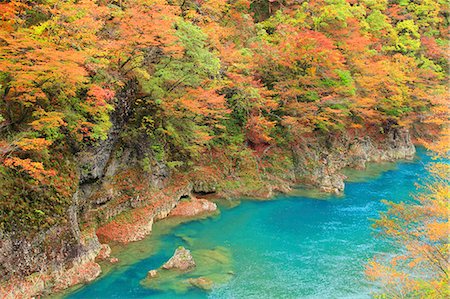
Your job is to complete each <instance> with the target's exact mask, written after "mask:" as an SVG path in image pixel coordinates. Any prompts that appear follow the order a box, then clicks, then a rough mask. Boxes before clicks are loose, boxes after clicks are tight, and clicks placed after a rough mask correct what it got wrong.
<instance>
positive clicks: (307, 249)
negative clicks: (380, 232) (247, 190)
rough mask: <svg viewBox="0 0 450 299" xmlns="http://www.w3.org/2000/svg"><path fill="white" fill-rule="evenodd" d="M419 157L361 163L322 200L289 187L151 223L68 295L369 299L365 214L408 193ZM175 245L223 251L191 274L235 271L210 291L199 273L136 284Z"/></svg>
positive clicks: (375, 246)
mask: <svg viewBox="0 0 450 299" xmlns="http://www.w3.org/2000/svg"><path fill="white" fill-rule="evenodd" d="M419 153H420V155H421V157H423V156H422V155H423V152H419ZM426 163H427V160H422V161H419V160H416V161H412V162H402V161H401V162H399V163H397V164H384V165H379V164H374V165H369V170H370V172H369V174H370V175H371V176H369V177H368V176H366V177H365V178H363V176H364V175H367V173H365V172H364V171H355V172H356V173H354V174H352V176H351V179H352V181H353V180H357V181H358V182H353V183H351V182H350V183H348V188H347V189H346V192H345V193H344V195H342V196H334V195H331V194H328V196H327V197H326V198H325V199H326V200H317V199H315V198H314V199H313V198H309V197H305V196H299V195H296V190H294V193H292V194H290V195H287V196H285V195H279V196H277V197H276V198H275V200H271V201H263V202H261V201H247V200H243V201H241V203H240V204H239V205H233V204H232V205H228V204H227V202H226V201H225V202H223V203H222V202H218V205H219V208H220V210H221V213H220V214H218V215H216V216H214V217H209V218H203V219H201V220H199V221H191V222H184V223H180V224H178V225H173V226H172V224H174V221H175V219H174V218H166V219H164V220H162V221H158V222H157V223H155V226H154V231H153V233H152V235H150V236H149V237H147V238H145V239H144V240H142V241H139V242H134V243H130V244H128V245H126V246H125V247H120V248H116V249H113V251H114V250H117V252H122V253H120V255H121V256H124V257H125V256H128V260H127V261H124V263H123V264H119V265H117V266H114V267H115V268H114V271H110V272H108V274H106V275H102V276H101V277H100V278H99V279H98V280H96V281H95V282H94V283H93V284H89V285H88V286H86V287H83V288H80V289H78V290H74V291H73V292H72V293H71V294H69V295H68V296H67V298H70V299H76V298H91V297H95V298H107V297H111V296H124V297H127V298H143V297H151V298H158V299H160V298H174V297H175V296H180V295H183V298H206V297H209V298H224V297H236V298H244V297H245V298H247V297H252V296H254V297H256V296H264V295H265V296H267V297H270V298H279V297H283V296H284V297H286V296H287V297H292V296H293V297H302V298H312V297H314V296H321V297H324V298H328V297H334V296H339V297H345V296H347V297H348V296H357V297H358V298H369V296H370V292H371V291H372V290H373V287H374V286H373V285H371V284H370V283H368V282H366V281H365V277H364V274H363V271H364V265H365V262H366V261H367V259H368V258H369V257H371V256H372V254H373V253H374V252H380V251H383V250H387V249H388V244H385V243H383V242H382V241H381V240H377V239H375V238H374V237H373V235H371V230H370V223H371V222H370V220H369V219H368V218H376V217H377V215H378V211H379V210H380V209H383V204H382V203H381V202H380V200H381V199H383V198H384V199H388V200H394V201H402V200H408V199H409V198H410V193H411V192H414V191H415V186H414V184H415V182H416V181H417V180H418V179H424V176H423V175H424V174H425V170H424V167H425V166H424V164H426ZM232 203H233V202H232ZM178 246H184V247H186V248H188V249H190V250H191V252H193V254H195V253H197V254H198V256H201V254H202V253H204V252H208V251H209V250H213V249H214V248H217V247H222V248H224V249H223V250H225V251H228V252H230V254H231V256H230V261H229V263H227V265H228V266H227V267H226V269H225V268H220V267H216V266H215V264H214V263H212V266H211V267H210V268H209V267H207V268H200V269H199V270H198V271H199V272H198V273H200V274H202V275H203V274H204V273H210V271H212V270H214V269H213V268H215V270H217V271H219V272H218V273H219V274H223V273H222V272H220V271H225V270H226V271H228V270H229V269H231V270H232V271H233V273H234V275H233V278H232V279H231V280H230V281H228V282H225V283H223V284H216V285H215V287H214V288H213V290H212V291H210V292H203V291H200V290H198V289H196V288H191V287H189V286H187V285H185V284H184V281H185V280H186V279H189V277H191V276H194V277H195V276H196V275H197V274H196V273H192V272H191V274H186V275H185V276H181V277H178V278H174V279H169V280H168V281H166V282H165V283H164V284H163V286H162V287H163V290H161V289H158V288H155V287H154V286H152V285H147V284H142V281H143V280H144V279H145V277H146V276H147V272H148V271H149V270H151V269H155V268H158V267H159V266H161V265H162V264H163V263H164V262H165V261H167V260H168V259H169V258H170V256H171V255H172V254H173V251H174V250H175V249H176V248H177V247H178ZM149 248H151V250H149ZM134 257H136V258H134ZM194 258H195V255H194ZM224 269H225V270H224ZM336 273H341V275H335V274H336ZM275 282H276V283H275ZM180 292H181V293H180Z"/></svg>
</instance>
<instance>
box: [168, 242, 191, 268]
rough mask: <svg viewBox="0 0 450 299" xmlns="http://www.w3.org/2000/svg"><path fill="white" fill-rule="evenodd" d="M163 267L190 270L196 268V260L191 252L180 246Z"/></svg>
mask: <svg viewBox="0 0 450 299" xmlns="http://www.w3.org/2000/svg"><path fill="white" fill-rule="evenodd" d="M162 268H163V269H166V270H170V269H177V270H181V271H188V270H192V269H193V268H195V261H194V258H193V257H192V255H191V252H190V251H189V250H188V249H186V248H184V247H183V246H180V247H178V248H177V250H175V253H174V255H173V256H172V257H171V258H170V259H169V260H168V261H167V262H166V263H165V264H164V265H163V266H162Z"/></svg>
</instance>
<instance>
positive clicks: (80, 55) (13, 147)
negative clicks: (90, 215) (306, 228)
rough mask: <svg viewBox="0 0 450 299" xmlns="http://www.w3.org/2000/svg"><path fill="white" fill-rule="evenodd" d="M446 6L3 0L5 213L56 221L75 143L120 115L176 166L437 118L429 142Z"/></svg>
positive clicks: (127, 130) (440, 114)
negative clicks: (212, 157) (125, 95)
mask: <svg viewBox="0 0 450 299" xmlns="http://www.w3.org/2000/svg"><path fill="white" fill-rule="evenodd" d="M447 10H448V7H447V5H446V4H445V2H442V1H431V0H430V1H428V0H427V1H419V2H417V1H414V2H411V1H369V0H361V1H356V0H355V1H353V0H352V1H345V0H335V1H328V0H314V1H256V0H255V1H248V0H229V1H226V0H203V1H191V0H187V1H178V0H175V1H166V0H123V1H115V0H105V1H90V0H82V1H51V0H40V1H18V0H14V1H3V2H2V3H0V12H1V20H0V98H1V100H0V165H1V166H0V173H1V174H2V176H1V178H0V190H1V192H0V195H1V199H0V205H1V209H0V211H1V212H0V216H1V218H2V223H4V224H5V223H14V222H15V221H17V223H19V222H20V223H21V224H20V225H24V226H33V227H34V228H38V227H41V226H45V225H52V224H54V223H55V222H57V221H59V220H58V219H59V217H60V216H61V215H63V214H64V211H65V209H66V208H67V205H68V203H69V202H70V200H71V198H70V196H71V194H72V193H73V191H74V190H75V188H76V185H77V182H76V179H75V178H76V177H77V176H78V175H79V173H78V172H79V171H80V170H79V169H77V165H76V155H77V153H79V152H80V151H83V150H85V149H86V148H89V147H93V146H95V145H97V144H98V143H100V142H102V141H104V140H106V139H107V138H108V133H109V132H110V130H111V128H112V123H111V120H110V115H112V114H114V113H115V114H116V116H117V114H120V113H122V114H123V115H119V117H120V118H121V119H123V120H125V121H126V125H123V128H121V130H122V132H121V138H123V142H136V140H148V141H149V142H148V144H151V152H152V154H153V156H154V158H155V159H156V160H157V161H158V162H165V163H167V165H169V166H170V167H171V169H174V170H176V169H189V168H190V167H192V166H194V165H195V164H196V163H198V162H199V161H202V160H203V158H202V157H204V155H205V154H206V153H209V154H211V156H214V155H215V156H223V155H229V156H230V157H229V160H230V161H236V164H238V163H239V159H242V161H246V160H249V159H250V158H249V157H252V155H255V156H258V155H259V154H261V153H263V152H265V150H266V149H268V148H272V149H273V148H275V147H278V148H281V149H283V148H286V149H287V148H289V147H290V146H292V145H295V144H296V143H298V142H299V140H302V138H303V137H304V136H308V137H309V138H310V137H314V136H316V137H317V136H327V135H333V134H340V133H342V132H345V131H347V130H354V131H358V130H359V131H360V132H364V130H365V129H367V128H370V129H371V130H372V131H374V130H376V131H379V132H381V133H383V130H384V128H386V124H389V126H396V127H409V128H412V129H414V130H415V129H416V128H417V127H418V126H422V125H424V124H426V128H427V129H426V130H422V131H420V132H421V133H423V134H422V135H423V136H418V137H420V138H422V139H427V137H429V136H430V134H429V133H430V132H431V133H432V134H431V136H432V135H433V134H435V133H437V132H440V131H441V129H442V126H443V119H444V118H445V117H446V115H447V114H446V113H447V108H448V107H447V105H446V87H445V83H446V80H447V73H446V70H447V68H448V61H447V58H448V57H447V52H446V49H445V47H446V38H447V34H448V32H447V31H448V23H447V17H446V15H447ZM130 86H134V87H133V88H130ZM127 92H128V93H127ZM124 93H127V94H128V96H127V97H126V98H123V97H121V96H120V95H121V94H124ZM245 155H247V156H248V157H247V158H248V159H247V158H246V157H244V156H245ZM255 171H256V170H255ZM16 190H21V191H20V192H17V191H16ZM36 199H38V200H36ZM54 203H56V204H54ZM17 219H25V220H23V221H22V220H21V221H18V220H17ZM27 223H28V224H27ZM30 223H31V224H30ZM8 225H9V224H8ZM11 225H13V224H11Z"/></svg>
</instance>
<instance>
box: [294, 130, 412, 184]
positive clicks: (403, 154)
mask: <svg viewBox="0 0 450 299" xmlns="http://www.w3.org/2000/svg"><path fill="white" fill-rule="evenodd" d="M293 152H294V161H295V169H294V172H295V175H296V176H297V180H298V181H299V182H301V183H304V184H307V185H311V186H314V187H317V188H319V189H321V190H322V191H324V192H330V193H340V192H342V191H343V190H344V187H345V183H344V180H345V176H344V175H343V174H342V173H341V170H342V169H343V168H345V167H351V168H357V169H364V168H365V167H366V163H367V162H381V161H395V160H399V159H412V158H413V157H414V154H415V147H414V145H413V143H412V142H411V137H410V135H409V132H408V131H407V130H404V129H398V128H390V129H388V130H387V132H386V133H384V134H382V135H380V134H378V135H376V134H372V135H366V136H363V137H358V136H357V137H351V136H348V135H342V136H339V137H335V138H326V139H323V140H314V141H311V142H307V141H305V143H304V144H298V145H297V147H296V148H294V150H293Z"/></svg>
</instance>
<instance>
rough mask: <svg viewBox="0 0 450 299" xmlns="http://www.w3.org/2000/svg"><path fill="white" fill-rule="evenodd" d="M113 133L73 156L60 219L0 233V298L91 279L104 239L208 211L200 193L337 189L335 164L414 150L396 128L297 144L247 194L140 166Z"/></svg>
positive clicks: (265, 194)
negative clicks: (75, 168)
mask: <svg viewBox="0 0 450 299" xmlns="http://www.w3.org/2000/svg"><path fill="white" fill-rule="evenodd" d="M116 135H117V134H116V133H114V128H113V130H112V133H111V134H110V137H109V139H108V140H106V141H105V142H104V143H103V144H101V145H99V146H98V147H95V148H92V149H91V151H90V152H84V153H82V154H80V184H79V189H78V191H77V192H76V193H75V194H74V196H73V204H72V206H71V207H70V209H69V210H68V211H67V218H66V220H65V221H64V222H62V223H60V224H58V225H56V226H55V227H53V228H52V229H50V230H48V231H45V232H42V233H40V234H37V235H33V236H23V235H19V234H11V233H9V234H6V233H4V232H1V231H0V276H1V277H2V278H3V279H2V281H1V283H0V297H1V298H8V299H9V298H30V297H33V296H39V295H46V294H50V293H54V292H58V291H61V290H63V289H65V288H68V287H70V286H73V285H76V284H80V283H86V282H89V281H91V280H93V279H95V278H96V277H97V276H98V275H100V273H101V268H100V266H99V264H98V263H97V261H98V260H107V261H108V260H109V261H110V262H117V261H116V260H114V257H110V256H109V255H110V252H108V249H107V247H106V246H107V244H112V243H128V242H134V241H138V240H142V239H143V238H145V237H146V236H147V235H149V234H150V233H151V231H152V226H153V223H154V222H155V221H157V220H159V219H163V218H165V217H175V216H176V217H195V216H196V215H202V214H205V213H213V212H214V211H216V209H217V206H216V205H215V204H214V203H212V202H210V201H208V200H207V199H204V198H201V197H202V196H203V195H205V194H213V195H215V196H217V197H224V196H225V197H239V196H252V197H260V198H270V197H271V196H273V195H274V194H275V193H276V192H288V191H289V190H290V186H293V185H295V184H299V183H301V184H306V185H309V186H312V187H315V188H318V189H320V190H322V191H325V192H333V193H339V192H342V191H343V190H344V187H345V184H344V180H345V176H344V175H343V174H342V172H341V171H342V169H343V168H345V167H352V168H358V169H364V168H365V166H366V163H368V162H380V161H394V160H398V159H411V158H412V157H413V156H414V153H415V148H414V145H413V144H412V142H411V138H410V135H409V132H408V131H407V130H401V129H397V128H392V129H390V130H388V131H387V132H385V133H384V134H383V135H382V136H378V135H370V136H369V135H367V136H356V137H349V135H343V136H340V137H335V138H327V139H324V140H314V141H311V142H305V143H303V144H298V145H297V146H296V147H295V148H293V149H292V152H291V154H292V158H293V161H294V163H293V167H292V168H290V169H286V176H285V177H284V178H275V179H274V178H272V179H271V180H270V181H268V182H267V184H264V187H262V188H260V189H258V190H257V191H251V192H250V191H246V190H241V189H234V190H231V189H230V190H224V189H223V188H220V181H219V180H220V178H219V179H218V178H217V177H212V176H211V177H208V176H203V177H202V176H200V175H198V174H194V175H192V174H190V173H187V174H185V175H178V176H173V175H171V174H170V171H169V169H168V167H167V165H165V164H164V163H161V162H156V161H155V162H154V163H153V165H152V169H151V171H150V172H149V171H148V170H147V171H142V170H141V168H140V167H139V165H140V163H141V161H142V157H143V155H142V153H139V151H138V150H136V149H135V148H121V147H119V146H118V144H117V136H116ZM374 136H375V137H374ZM118 152H120V155H119V154H118ZM192 284H193V285H198V284H202V285H207V284H208V282H207V281H206V282H205V283H203V282H202V281H192Z"/></svg>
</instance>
